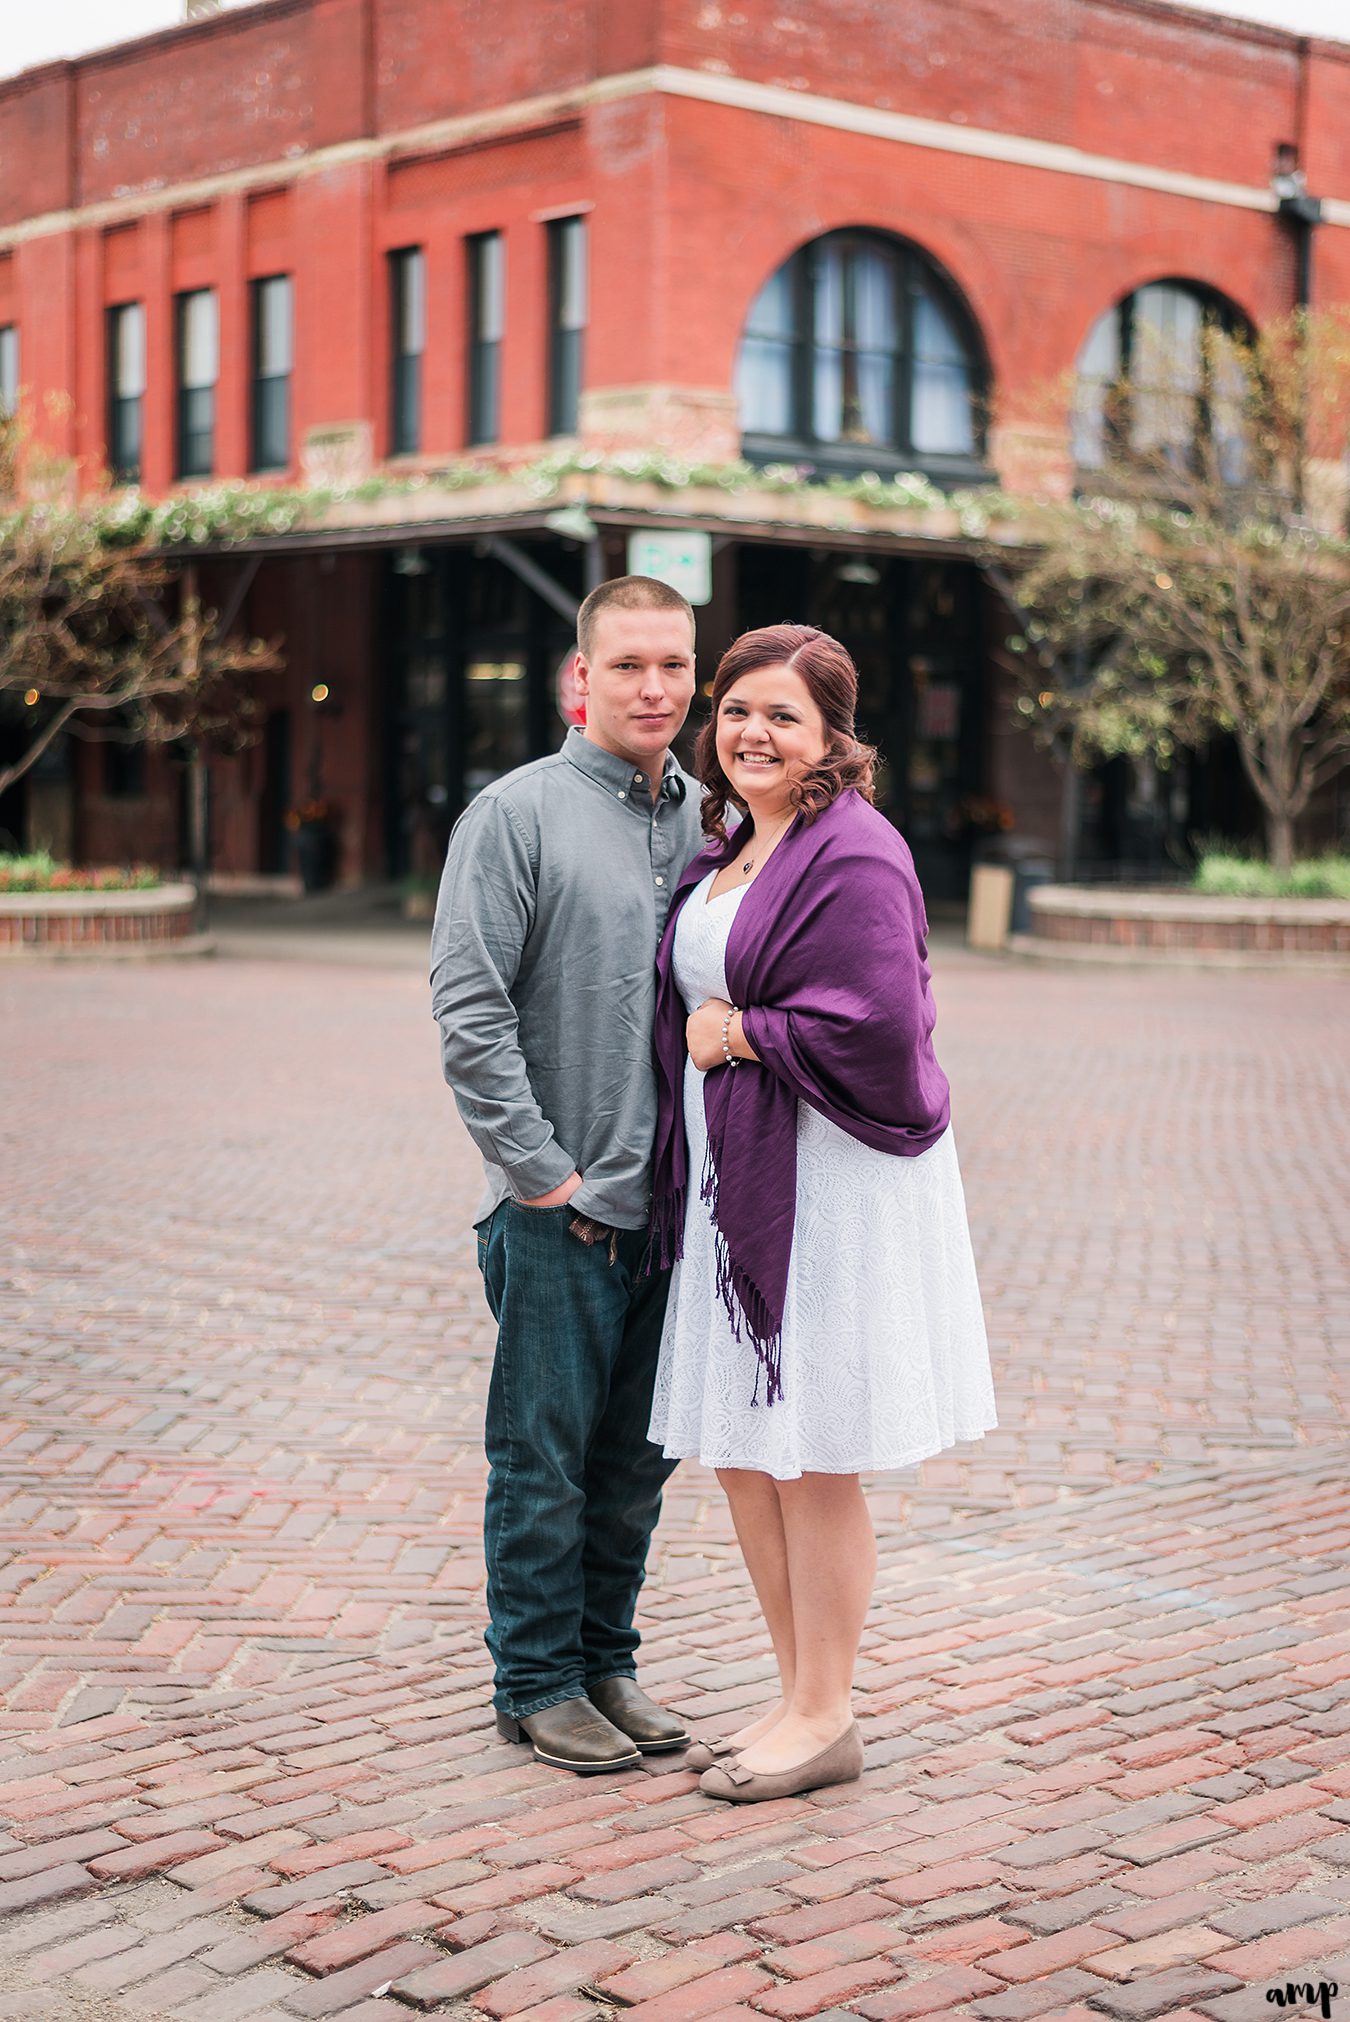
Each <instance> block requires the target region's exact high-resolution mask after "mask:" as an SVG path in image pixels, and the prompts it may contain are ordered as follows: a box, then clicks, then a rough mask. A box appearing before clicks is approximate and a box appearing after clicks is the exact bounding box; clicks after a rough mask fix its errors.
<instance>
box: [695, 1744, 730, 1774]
mask: <svg viewBox="0 0 1350 2022" xmlns="http://www.w3.org/2000/svg"><path fill="white" fill-rule="evenodd" d="M735 1753H736V1750H735V1748H734V1747H733V1746H732V1744H731V1742H730V1741H728V1740H726V1739H723V1740H721V1741H693V1742H691V1743H690V1745H689V1747H688V1748H687V1749H686V1750H685V1755H684V1766H685V1768H686V1769H712V1768H713V1767H714V1765H715V1764H717V1763H719V1762H725V1761H726V1759H727V1757H728V1756H729V1755H734V1754H735Z"/></svg>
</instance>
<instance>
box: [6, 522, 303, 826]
mask: <svg viewBox="0 0 1350 2022" xmlns="http://www.w3.org/2000/svg"><path fill="white" fill-rule="evenodd" d="M279 664H280V662H279V656H278V651H277V648H276V646H275V644H269V643H267V642H265V641H263V640H261V639H255V638H249V637H246V636H242V635H238V634H234V633H231V632H230V631H229V628H228V627H225V628H222V626H221V624H220V621H219V617H218V614H217V613H216V612H215V611H213V610H210V609H208V608H207V607H206V606H205V605H204V604H203V602H202V599H201V597H200V595H199V593H198V589H197V584H196V575H195V570H194V569H193V568H192V567H191V566H189V567H188V568H187V569H185V570H183V571H181V572H177V571H175V570H174V569H173V568H172V567H171V566H170V565H169V564H168V563H167V562H166V561H164V560H163V559H162V558H160V557H158V556H156V555H154V554H151V553H149V552H147V551H146V550H145V549H143V548H135V547H131V548H128V547H121V546H117V545H112V544H109V543H108V541H107V540H106V539H105V538H104V536H103V534H102V532H101V530H100V527H99V523H98V521H97V518H96V516H95V515H93V514H92V513H89V512H86V511H81V510H80V509H79V508H76V507H71V506H69V505H66V504H62V503H52V502H45V501H38V502H33V503H29V504H25V505H23V506H21V507H19V508H18V509H17V510H15V511H13V512H11V513H10V514H9V515H8V516H7V517H6V518H5V519H4V520H3V521H0V707H3V708H4V709H5V710H6V713H7V714H8V715H10V716H11V718H13V717H15V716H17V717H18V718H20V719H21V720H23V721H24V722H26V724H27V725H28V726H29V728H30V734H29V736H28V738H27V741H26V743H25V744H24V746H23V748H22V749H21V751H20V753H19V755H18V756H17V757H16V758H15V759H13V760H12V761H11V762H10V763H9V764H8V765H6V766H4V767H0V792H3V791H4V790H5V789H6V788H7V787H9V786H11V785H13V783H14V782H15V781H16V780H18V779H21V778H22V777H23V775H24V774H25V773H26V772H27V771H28V770H29V769H30V768H31V767H32V766H33V765H34V764H36V762H37V760H38V759H39V758H40V757H41V756H42V754H43V752H44V751H45V750H46V749H47V748H48V746H49V745H51V744H52V743H53V742H54V741H55V740H56V739H57V738H58V737H60V736H61V734H62V733H63V732H65V731H74V732H76V733H77V734H78V733H79V732H80V731H82V730H83V731H85V732H86V734H91V733H92V734H99V733H98V732H97V731H96V730H92V726H96V725H99V724H103V725H107V726H110V729H109V732H108V734H113V735H116V736H117V737H118V738H120V739H124V740H128V741H131V740H144V741H149V742H155V743H163V742H166V741H169V740H172V739H178V738H184V737H191V738H193V739H196V740H200V741H201V742H204V743H206V744H208V745H210V746H211V747H213V748H216V749H226V750H228V749H238V748H240V747H241V746H242V745H244V744H246V743H248V742H249V741H250V740H251V738H252V737H253V735H254V734H255V728H254V726H255V721H256V717H257V712H258V705H257V702H256V700H255V698H254V695H253V692H252V687H253V677H254V676H256V675H257V674H259V673H261V672H264V671H267V670H269V669H271V668H274V667H276V666H277V665H279ZM114 726H115V727H114Z"/></svg>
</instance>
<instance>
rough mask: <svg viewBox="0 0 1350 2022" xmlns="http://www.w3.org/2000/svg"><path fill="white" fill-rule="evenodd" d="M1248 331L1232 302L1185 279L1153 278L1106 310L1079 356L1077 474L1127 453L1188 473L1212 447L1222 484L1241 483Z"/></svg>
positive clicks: (1075, 438)
mask: <svg viewBox="0 0 1350 2022" xmlns="http://www.w3.org/2000/svg"><path fill="white" fill-rule="evenodd" d="M1249 334H1250V333H1249V331H1248V328H1247V325H1246V323H1245V321H1244V319H1243V317H1242V316H1241V315H1240V313H1239V312H1238V311H1237V310H1236V309H1234V308H1233V306H1232V304H1231V303H1228V302H1225V301H1224V300H1223V299H1222V297H1221V296H1218V295H1215V294H1213V293H1212V292H1211V291H1209V290H1208V289H1204V288H1201V287H1197V286H1195V285H1194V284H1191V283H1188V282H1185V281H1150V282H1149V284H1148V286H1147V287H1144V288H1137V289H1136V290H1135V292H1134V293H1133V294H1132V295H1126V297H1125V298H1124V300H1123V301H1121V302H1117V303H1116V305H1115V307H1114V308H1111V309H1108V310H1107V312H1106V314H1105V315H1104V316H1101V317H1099V318H1098V320H1097V322H1096V323H1095V324H1094V325H1093V327H1092V330H1091V331H1090V332H1089V335H1088V339H1087V342H1086V344H1084V346H1083V349H1082V351H1081V352H1080V353H1079V356H1078V368H1077V383H1076V387H1075V396H1074V416H1073V452H1074V461H1075V463H1076V464H1077V465H1078V467H1079V469H1080V470H1084V471H1089V470H1101V469H1103V468H1104V467H1105V466H1106V465H1107V464H1108V463H1110V462H1112V461H1113V460H1116V459H1118V458H1120V457H1121V456H1125V457H1129V456H1130V455H1131V454H1133V455H1134V456H1136V457H1150V456H1151V457H1162V458H1165V459H1166V460H1167V461H1168V462H1169V463H1173V464H1175V465H1176V466H1178V467H1179V468H1186V467H1190V466H1192V465H1193V464H1194V463H1195V461H1196V456H1197V451H1198V449H1199V447H1200V445H1201V444H1202V443H1205V442H1209V443H1212V444H1213V446H1214V447H1215V449H1216V450H1217V452H1218V464H1219V469H1220V471H1221V473H1222V475H1223V476H1224V478H1225V479H1226V480H1227V481H1228V482H1230V483H1235V482H1237V481H1238V480H1239V479H1240V478H1241V476H1242V475H1243V472H1244V470H1245V467H1246V454H1247V452H1246V431H1245V427H1244V410H1245V403H1246V396H1247V385H1246V376H1245V371H1244V367H1243V361H1242V357H1241V350H1240V346H1241V341H1242V340H1243V339H1245V338H1246V337H1248V335H1249ZM1230 340H1237V342H1233V341H1230Z"/></svg>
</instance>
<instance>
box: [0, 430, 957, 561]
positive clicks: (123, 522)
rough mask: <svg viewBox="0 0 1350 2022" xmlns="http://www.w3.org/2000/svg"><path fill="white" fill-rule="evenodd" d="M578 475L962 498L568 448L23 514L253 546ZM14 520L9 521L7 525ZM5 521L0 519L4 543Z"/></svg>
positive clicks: (128, 535) (914, 505) (901, 483)
mask: <svg viewBox="0 0 1350 2022" xmlns="http://www.w3.org/2000/svg"><path fill="white" fill-rule="evenodd" d="M578 476H582V477H595V478H596V479H599V480H603V479H605V478H620V479H627V480H629V481H630V482H633V483H641V484H653V485H658V486H659V487H660V488H661V489H662V490H663V491H670V492H684V491H689V490H699V491H721V492H725V493H727V494H729V495H731V496H744V495H746V494H751V493H758V494H761V495H763V494H766V493H767V494H769V495H771V496H774V497H796V498H808V497H815V498H818V497H820V496H822V495H823V496H825V497H827V498H834V499H839V500H841V501H845V500H848V501H857V502H858V503H860V504H862V505H866V506H870V507H872V508H873V509H875V510H877V511H881V512H914V511H920V512H934V511H938V510H941V509H943V508H950V507H952V506H954V505H957V504H958V500H959V498H960V497H961V495H959V494H954V495H952V496H951V497H949V496H948V495H947V494H945V493H944V492H941V491H939V490H938V488H937V486H936V485H934V484H933V483H931V481H930V480H929V479H928V478H926V477H922V476H920V475H919V474H917V473H914V472H902V473H901V474H900V475H899V476H897V477H893V478H884V477H881V476H880V475H879V474H878V473H877V472H875V471H863V472H862V473H861V474H860V475H859V476H858V477H828V478H825V479H824V480H823V481H819V480H815V479H814V478H813V477H812V475H811V473H810V472H809V471H808V470H806V469H803V468H800V467H798V466H796V465H793V464H765V465H756V464H751V463H745V462H743V461H741V460H739V459H738V460H736V461H733V462H729V463H686V462H685V461H683V460H682V459H681V458H679V457H675V456H670V455H667V454H665V453H663V452H661V451H632V452H627V453H621V454H618V455H602V454H601V453H600V452H599V451H595V450H564V451H560V452H559V453H558V454H556V455H554V456H547V457H541V458H539V459H538V460H537V461H535V462H533V463H527V464H508V463H487V462H484V461H481V460H474V461H464V462H457V463H448V464H445V465H442V466H441V467H439V468H437V469H435V470H428V471H419V472H416V473H414V474H412V475H410V476H407V477H403V476H385V475H382V474H376V475H372V476H370V477H364V478H360V479H357V480H354V481H353V482H351V483H349V484H343V483H334V484H317V485H297V486H285V487H280V486H277V487H274V486H270V485H267V486H264V485H258V484H252V483H249V482H248V481H247V480H245V479H230V480H224V481H222V482H220V483H216V484H209V485H202V486H200V487H197V488H195V489H193V490H190V491H189V490H183V491H177V492H175V493H174V494H173V495H172V497H170V498H166V499H153V498H148V497H147V496H146V495H145V494H144V493H143V492H141V491H138V490H136V489H135V488H134V487H132V488H128V489H127V490H125V491H118V492H114V493H97V494H94V495H92V496H91V497H88V498H86V499H83V500H81V501H80V502H79V503H78V504H77V505H75V506H73V507H72V506H70V505H68V504H64V503H62V504H51V503H47V504H37V505H32V504H30V505H28V506H25V507H23V508H21V509H20V510H21V512H28V513H32V512H38V513H42V514H44V515H47V514H49V515H53V516H59V517H69V518H70V519H72V520H76V521H79V522H82V523H83V525H84V527H85V528H86V529H87V530H88V532H90V533H92V534H93V535H94V536H95V537H96V538H97V539H98V540H99V541H101V542H102V543H104V544H105V545H106V546H108V547H120V548H144V549H151V550H155V549H164V548H187V547H207V546H211V547H218V546H222V545H229V544H230V543H232V542H235V541H244V540H252V539H254V538H256V537H257V536H258V535H259V534H278V535H280V534H289V533H294V532H295V531H296V530H297V529H298V528H300V527H304V526H309V525H313V524H314V523H315V522H316V521H318V522H321V521H322V520H323V518H324V517H325V515H326V514H328V513H329V512H330V511H332V510H333V508H334V507H339V506H346V505H351V504H360V505H368V504H375V503H377V502H379V501H381V500H384V499H392V498H415V497H417V496H418V495H419V494H421V495H427V494H431V495H434V494H436V493H438V492H461V491H472V490H478V489H482V488H483V487H485V486H487V485H492V484H504V483H505V484H514V485H517V486H519V487H520V488H521V489H522V490H523V491H524V492H525V493H526V494H527V495H528V496H529V497H531V498H533V499H536V500H538V501H539V502H540V503H543V502H545V501H547V500H549V499H551V498H553V497H555V496H556V495H557V494H558V492H559V491H560V489H561V487H562V484H563V481H564V479H566V478H569V477H578ZM17 517H18V515H17V514H15V515H10V523H11V524H12V523H13V520H14V519H16V518H17ZM5 524H6V523H5V521H4V520H0V539H2V538H3V536H4V532H5Z"/></svg>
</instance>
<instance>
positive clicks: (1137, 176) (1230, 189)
mask: <svg viewBox="0 0 1350 2022" xmlns="http://www.w3.org/2000/svg"><path fill="white" fill-rule="evenodd" d="M653 94H657V95H664V96H666V97H669V98H684V99H690V100H695V101H697V102H698V103H700V104H704V105H720V106H725V107H727V108H729V109H732V110H735V111H739V112H755V113H761V114H763V115H764V116H765V117H767V118H770V119H792V120H800V121H801V122H803V123H804V124H806V125H808V126H823V127H829V128H833V129H834V130H835V131H837V132H841V133H856V134H863V135H866V136H868V137H870V138H872V139H876V140H890V141H896V142H899V143H900V144H901V145H904V146H907V147H920V148H928V149H931V150H934V151H936V152H938V153H941V154H953V155H962V156H965V157H967V158H973V159H977V160H983V161H994V162H1004V163H1006V164H1007V165H1008V166H1009V167H1015V168H1030V169H1040V170H1042V171H1044V172H1045V173H1046V174H1049V175H1067V176H1079V177H1083V178H1084V179H1086V180H1089V181H1092V182H1100V183H1110V184H1117V185H1124V186H1127V187H1130V188H1134V189H1144V190H1154V191H1156V192H1157V193H1158V194H1159V195H1162V196H1174V197H1186V198H1190V199H1193V200H1194V201H1196V202H1198V203H1208V204H1223V205H1226V206H1228V207H1229V208H1230V209H1236V210H1245V211H1260V212H1264V213H1266V214H1271V213H1273V212H1274V211H1275V209H1276V198H1275V195H1274V193H1273V191H1271V190H1270V189H1268V188H1263V187H1261V186H1259V185H1254V184H1247V183H1232V182H1224V181H1221V180H1218V179H1216V178H1214V177H1212V176H1198V175H1188V174H1186V173H1185V172H1184V171H1182V170H1179V169H1167V168H1158V167H1155V166H1154V165H1153V164H1152V163H1149V162H1136V161H1123V160H1119V159H1117V158H1116V157H1115V156H1112V155H1097V154H1088V153H1087V152H1086V151H1085V150H1084V149H1082V148H1077V147H1069V146H1067V145H1065V144H1064V143H1063V142H1060V141H1048V140H1036V139H1033V138H1032V137H1030V136H1029V135H1025V134H1015V133H1001V132H996V131H994V130H993V129H991V128H986V127H975V126H961V125H959V124H957V123H956V122H955V121H948V120H940V119H921V118H919V117H918V116H917V115H916V114H914V113H907V112H888V111H886V110H884V109H882V108H881V107H878V106H871V105H862V104H859V103H858V102H856V101H855V100H853V99H844V98H826V97H822V96H819V95H818V94H816V93H815V92H809V91H791V90H789V89H787V88H786V87H785V86H783V85H777V84H758V83H755V82H754V81H753V80H752V79H750V78H744V77H725V76H719V75H718V74H716V73H715V72H712V71H703V70H686V69H682V68H680V67H678V66H677V65H674V64H657V65H655V66H653V67H652V68H650V69H647V70H630V71H624V72H622V73H621V74H619V75H617V76H614V77H600V78H596V79H594V80H593V82H591V83H590V84H587V85H583V86H581V87H579V88H578V89H576V90H574V91H565V92H550V93H547V94H544V95H541V96H540V97H537V98H529V99H519V100H517V101H516V102H515V103H514V104H512V105H504V106H495V107H493V108H492V109H491V110H490V111H485V112H476V113H468V114H464V115H461V116H459V117H457V118H453V119H443V120H435V121H432V122H429V123H428V124H426V125H424V126H418V127H409V128H406V129H404V130H403V131H402V132H400V133H394V134H382V135H380V136H378V137H377V138H375V139H371V140H357V141H344V142H342V143H340V144H339V145H337V146H334V147H327V148H317V149H315V150H314V151H313V152H312V153H308V154H302V155H297V156H290V157H282V158H279V159H277V160H275V161H271V162H264V163H259V164H257V165H256V166H254V167H251V168H247V169H240V170H237V171H235V172H233V173H231V174H228V175H219V176H203V177H201V178H200V179H198V180H196V181H190V182H181V183H173V184H166V185H161V186H160V187H159V188H157V189H145V190H139V191H131V192H128V193H127V194H126V195H125V196H119V197H115V198H109V199H107V200H106V201H104V202H102V203H97V204H86V205H82V206H80V207H79V208H78V209H74V210H66V211H49V212H46V213H45V214H44V215H42V216H41V217H34V218H26V219H24V220H23V221H22V222H20V223H19V224H17V225H11V226H7V227H0V247H5V246H11V245H16V244H18V243H20V242H21V241H23V240H24V239H31V238H38V237H42V236H45V235H46V234H48V233H51V232H60V231H70V230H73V229H74V228H75V227H76V226H84V227H89V226H93V227H99V226H103V225H109V224H114V223H120V222H123V221H125V220H126V219H128V218H136V217H140V216H143V215H145V214H146V213H147V212H152V211H162V210H167V209H171V208H173V207H174V206H176V205H179V204H182V203H185V202H192V203H202V202H203V201H207V200H209V199H211V198H212V197H216V196H221V195H225V194H229V193H233V192H238V191H241V190H251V189H265V188H268V187H269V186H275V184H277V183H278V182H294V181H297V180H298V179H299V178H300V177H302V176H308V175H317V174H321V173H323V172H324V171H325V170H328V169H332V168H335V167H338V166H340V165H341V164H342V163H344V162H352V161H379V160H388V161H390V162H391V163H396V162H397V161H398V160H400V159H401V158H403V157H405V156H407V155H409V154H417V155H425V154H427V153H431V152H435V151H436V150H438V149H446V148H451V147H464V146H466V145H468V144H470V143H472V142H473V141H475V140H483V141H488V140H493V139H496V138H498V137H502V138H505V137H506V136H508V135H511V134H514V133H518V132H520V131H521V130H522V129H523V130H528V129H529V128H530V127H532V126H537V125H543V124H545V123H547V122H550V121H556V120H558V119H562V118H567V117H569V116H570V117H573V118H575V117H579V116H580V115H581V114H582V113H583V112H584V111H585V109H586V108H587V107H588V106H592V105H606V104H612V103H614V102H615V101H616V100H620V99H631V98H642V97H648V96H651V95H653ZM1323 217H1324V220H1325V222H1326V223H1327V224H1329V225H1338V226H1350V197H1347V198H1342V197H1331V198H1328V199H1326V201H1325V203H1324V208H1323Z"/></svg>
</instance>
